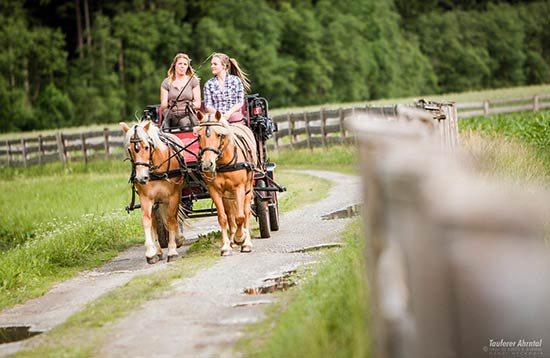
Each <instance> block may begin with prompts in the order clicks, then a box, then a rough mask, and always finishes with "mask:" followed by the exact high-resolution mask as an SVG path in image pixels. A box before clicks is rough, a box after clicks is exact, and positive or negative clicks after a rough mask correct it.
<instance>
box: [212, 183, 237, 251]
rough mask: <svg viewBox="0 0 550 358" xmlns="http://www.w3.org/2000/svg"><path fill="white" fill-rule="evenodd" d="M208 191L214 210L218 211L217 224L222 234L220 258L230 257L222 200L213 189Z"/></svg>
mask: <svg viewBox="0 0 550 358" xmlns="http://www.w3.org/2000/svg"><path fill="white" fill-rule="evenodd" d="M209 191H210V197H211V198H212V201H213V202H214V205H216V209H217V211H218V224H219V225H220V230H221V232H222V242H223V246H222V252H221V255H222V256H228V255H231V251H232V250H231V241H230V240H229V237H228V236H227V215H226V213H225V208H224V205H223V199H222V196H221V194H220V193H218V192H217V191H216V190H215V189H214V190H209Z"/></svg>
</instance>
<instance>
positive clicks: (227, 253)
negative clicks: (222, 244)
mask: <svg viewBox="0 0 550 358" xmlns="http://www.w3.org/2000/svg"><path fill="white" fill-rule="evenodd" d="M229 255H231V250H222V256H229Z"/></svg>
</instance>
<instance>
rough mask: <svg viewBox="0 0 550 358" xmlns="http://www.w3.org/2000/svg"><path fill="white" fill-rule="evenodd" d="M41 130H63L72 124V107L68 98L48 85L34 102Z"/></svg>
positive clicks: (51, 85)
mask: <svg viewBox="0 0 550 358" xmlns="http://www.w3.org/2000/svg"><path fill="white" fill-rule="evenodd" d="M36 106H37V109H36V112H37V113H39V115H38V117H39V119H40V126H41V127H42V128H63V127H67V126H70V125H72V124H73V123H74V115H75V113H74V106H73V103H72V102H71V100H70V99H69V96H67V95H66V94H65V93H63V92H61V91H60V90H59V89H58V88H57V87H56V86H55V85H54V84H53V83H50V84H49V85H47V86H46V88H45V89H44V90H43V91H42V92H41V93H40V97H39V98H38V100H37V102H36Z"/></svg>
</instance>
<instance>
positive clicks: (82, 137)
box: [80, 133, 88, 165]
mask: <svg viewBox="0 0 550 358" xmlns="http://www.w3.org/2000/svg"><path fill="white" fill-rule="evenodd" d="M80 145H81V147H82V155H83V156H84V164H86V165H88V154H87V150H86V149H87V148H86V136H85V135H84V133H80Z"/></svg>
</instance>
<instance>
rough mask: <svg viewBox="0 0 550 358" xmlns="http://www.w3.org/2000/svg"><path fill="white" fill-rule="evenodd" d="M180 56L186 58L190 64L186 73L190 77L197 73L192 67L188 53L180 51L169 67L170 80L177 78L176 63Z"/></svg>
mask: <svg viewBox="0 0 550 358" xmlns="http://www.w3.org/2000/svg"><path fill="white" fill-rule="evenodd" d="M180 58H183V59H186V60H187V63H188V64H189V66H187V71H185V74H186V75H187V76H189V77H193V76H194V75H195V70H193V67H191V59H190V58H189V56H187V54H185V53H178V54H177V55H176V56H174V59H173V60H172V64H171V65H170V68H169V69H168V72H166V74H167V75H168V77H169V78H170V82H172V81H173V80H175V79H176V63H177V62H178V60H179V59H180Z"/></svg>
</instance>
